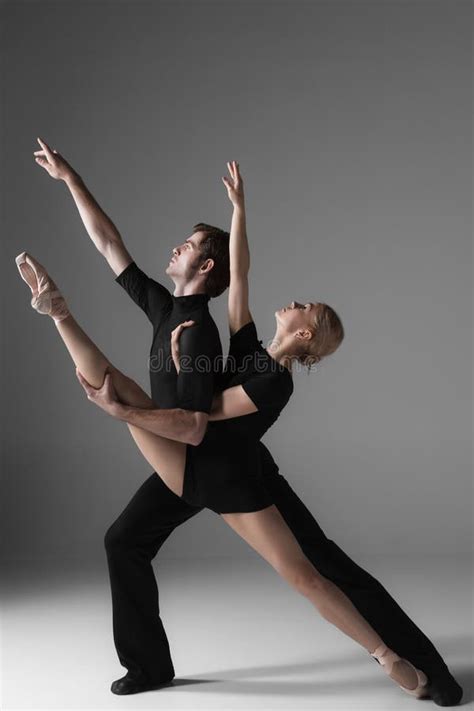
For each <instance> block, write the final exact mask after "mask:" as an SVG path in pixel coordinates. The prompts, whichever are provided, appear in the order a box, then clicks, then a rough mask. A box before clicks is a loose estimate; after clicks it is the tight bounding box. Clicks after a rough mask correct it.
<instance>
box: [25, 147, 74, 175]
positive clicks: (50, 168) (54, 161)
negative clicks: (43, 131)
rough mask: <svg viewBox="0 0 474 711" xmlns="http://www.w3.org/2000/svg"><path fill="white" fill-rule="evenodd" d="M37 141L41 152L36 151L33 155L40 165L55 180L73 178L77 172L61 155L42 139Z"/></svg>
mask: <svg viewBox="0 0 474 711" xmlns="http://www.w3.org/2000/svg"><path fill="white" fill-rule="evenodd" d="M37 141H38V143H39V144H40V146H41V150H40V151H35V152H34V154H33V155H34V156H35V161H36V162H37V163H38V165H40V166H41V167H42V168H44V169H45V170H46V171H47V172H48V173H49V174H50V176H51V177H52V178H54V179H55V180H68V179H69V178H72V177H73V176H74V174H75V172H74V170H73V168H72V167H71V166H70V165H69V163H68V162H67V160H66V159H65V158H63V157H62V155H61V154H60V153H58V152H57V151H55V150H54V149H51V148H50V147H49V146H48V144H47V143H45V142H44V141H42V140H41V138H38V139H37Z"/></svg>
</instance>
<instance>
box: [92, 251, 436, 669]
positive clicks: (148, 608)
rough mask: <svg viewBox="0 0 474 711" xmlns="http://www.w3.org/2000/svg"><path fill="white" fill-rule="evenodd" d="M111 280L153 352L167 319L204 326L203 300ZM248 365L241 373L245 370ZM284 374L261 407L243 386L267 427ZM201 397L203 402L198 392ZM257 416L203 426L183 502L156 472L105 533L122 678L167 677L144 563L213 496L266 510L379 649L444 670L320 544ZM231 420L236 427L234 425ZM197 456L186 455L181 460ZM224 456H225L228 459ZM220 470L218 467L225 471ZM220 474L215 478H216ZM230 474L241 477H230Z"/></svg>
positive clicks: (361, 577)
mask: <svg viewBox="0 0 474 711" xmlns="http://www.w3.org/2000/svg"><path fill="white" fill-rule="evenodd" d="M117 281H118V282H119V283H121V284H122V286H124V288H125V289H126V290H127V291H128V293H129V294H130V296H131V297H132V298H133V299H134V301H135V302H136V303H137V304H138V305H139V306H140V308H142V309H143V311H145V313H146V314H147V316H148V318H149V319H150V321H151V323H152V324H153V328H154V346H155V351H156V350H158V348H159V347H160V339H161V338H162V337H163V338H165V336H164V335H163V334H162V333H161V332H160V327H161V325H164V324H165V323H168V326H167V329H168V330H169V333H171V330H172V328H174V325H172V324H171V323H169V321H170V319H171V314H172V316H173V319H174V318H175V317H176V318H177V321H176V323H175V325H177V323H179V322H181V321H182V320H186V319H187V318H191V317H193V318H194V312H193V316H191V315H190V309H191V308H192V309H195V310H196V311H198V313H199V314H200V315H202V316H203V321H206V319H207V315H206V314H205V313H203V310H204V306H206V308H207V300H208V299H207V298H205V299H204V298H200V297H204V296H205V295H200V294H198V295H193V297H172V296H171V294H169V292H167V290H166V289H165V288H164V287H163V286H162V285H160V284H158V283H157V282H154V281H153V280H151V279H149V278H148V277H147V276H146V275H144V274H143V272H141V270H138V268H137V267H136V265H129V267H127V269H126V270H125V272H122V274H121V275H120V276H119V277H118V278H117ZM166 292H167V293H168V295H167V294H166ZM194 297H197V298H194ZM170 299H171V301H170ZM202 302H204V304H203V303H202ZM199 310H200V311H199ZM196 315H197V314H196ZM167 320H168V321H167ZM171 320H172V319H171ZM212 323H214V322H212ZM252 323H253V322H252ZM244 328H245V329H246V330H245V331H243V332H242V333H239V332H237V334H234V336H235V338H233V339H232V338H231V345H230V351H229V353H234V354H235V355H236V360H237V357H238V358H244V357H245V355H248V351H249V349H250V351H251V350H252V348H254V349H255V348H256V345H255V340H256V332H254V329H255V326H254V325H250V324H247V325H246V327H244ZM165 330H166V329H165ZM190 330H191V329H190ZM247 337H248V338H247ZM155 341H156V343H155ZM257 343H258V344H259V346H260V347H261V341H258V340H257ZM165 348H166V344H165ZM219 348H220V341H219ZM259 350H260V349H259ZM152 351H153V347H152ZM196 352H197V349H196V351H195V353H196ZM191 357H192V353H191ZM252 367H253V366H248V364H247V366H245V365H244V371H243V372H244V373H245V372H247V371H246V370H245V369H246V368H252ZM247 375H251V377H252V378H255V377H258V374H257V373H255V372H252V373H251V371H250V370H249V371H248V372H247ZM260 375H261V373H260ZM287 375H288V374H285V373H284V372H282V374H281V376H282V377H281V382H280V377H278V378H277V380H276V381H275V382H274V383H273V381H272V383H273V387H275V388H276V390H277V392H276V396H275V397H274V395H275V393H272V395H271V397H270V400H265V398H266V394H265V389H264V388H260V384H258V385H251V386H250V387H249V389H248V392H249V397H254V398H255V399H256V401H258V402H259V403H260V405H262V407H263V409H262V412H263V411H264V410H268V412H269V413H270V415H271V417H274V418H275V419H276V417H278V415H279V409H281V407H282V406H284V404H285V403H286V400H285V398H286V397H287V396H288V397H289V396H290V395H291V392H290V390H292V388H290V387H289V385H288V377H287ZM241 376H242V371H241V372H240V373H239V372H231V371H229V370H228V371H227V373H226V375H225V377H223V378H222V380H221V386H222V387H224V386H232V385H229V383H231V384H240V383H239V382H237V380H234V381H232V379H233V378H234V377H235V378H240V377H241ZM263 377H268V373H267V374H265V371H264V375H263ZM161 378H163V382H166V379H167V378H168V374H167V373H163V372H162V371H160V370H157V371H156V373H155V374H154V379H153V380H152V375H151V374H150V379H151V381H152V383H153V384H154V387H155V397H156V402H157V404H158V405H159V406H161V407H179V405H178V404H176V402H177V395H176V393H175V394H174V396H172V394H171V392H169V391H168V390H167V391H166V393H163V392H160V388H161ZM284 379H286V381H285V380H284ZM244 381H245V375H244V379H243V381H242V382H244ZM249 381H250V377H249ZM213 382H215V381H213ZM261 382H263V381H261ZM266 382H267V383H268V382H269V381H268V380H267V381H266ZM285 382H286V384H285ZM280 385H281V394H280ZM176 386H177V383H176V382H175V387H176ZM152 387H153V386H152ZM285 388H286V390H285ZM189 392H190V391H189V390H188V389H187V386H186V385H185V386H183V389H182V391H181V397H182V398H184V399H186V398H187V397H188V395H189ZM288 393H289V394H288ZM155 397H154V399H155ZM191 397H192V396H191ZM200 397H203V396H202V394H201V396H200ZM161 398H163V400H161ZM162 402H164V403H169V404H161V403H162ZM258 414H259V413H252V414H251V415H247V416H243V417H242V418H233V420H228V421H226V422H225V423H210V425H218V424H221V427H220V428H213V427H211V426H209V427H208V433H207V434H206V438H205V440H204V441H203V445H202V449H201V464H202V467H201V474H202V475H203V478H202V481H201V480H199V479H196V480H195V479H194V478H193V473H196V472H195V471H194V472H193V471H192V470H191V469H190V468H189V467H188V466H187V471H186V476H185V482H184V492H183V497H179V496H177V495H176V494H175V493H174V492H173V491H171V489H169V488H168V487H167V486H166V484H165V483H164V482H163V480H162V479H161V478H160V477H159V475H158V474H157V473H155V472H154V473H153V474H151V475H150V476H149V477H148V479H146V481H145V482H144V483H143V484H142V485H141V486H140V487H139V489H138V491H137V492H136V493H135V495H134V496H133V497H132V499H131V501H130V502H129V503H128V504H127V506H126V507H125V509H124V510H123V511H122V513H121V514H120V515H119V516H118V518H117V519H116V521H115V522H114V523H113V524H112V525H111V526H110V528H109V529H108V530H107V533H106V535H105V539H104V543H105V548H106V553H107V562H108V569H109V575H110V583H111V590H112V605H113V634H114V641H115V646H116V649H117V653H118V656H119V659H120V663H121V664H122V665H123V666H124V667H126V668H127V669H128V670H129V676H130V677H131V678H134V679H139V680H142V681H144V680H148V681H152V682H153V681H154V682H160V681H162V680H167V679H170V678H172V677H174V675H175V670H174V667H173V662H172V659H171V654H170V648H169V643H168V639H167V636H166V633H165V630H164V627H163V624H162V622H161V619H160V615H159V613H160V609H159V597H158V588H157V585H156V580H155V577H154V572H153V568H152V564H151V561H152V559H153V558H154V557H155V556H156V554H157V552H158V551H159V550H160V548H161V546H162V545H163V543H164V542H165V541H166V539H167V538H168V537H169V535H170V534H171V533H172V531H173V530H174V529H175V528H176V527H177V526H179V525H181V524H182V523H184V522H185V521H187V520H188V519H190V518H191V517H192V516H194V515H195V514H196V513H199V512H200V511H201V510H202V508H203V507H202V506H200V505H196V503H192V501H193V500H194V501H195V502H196V501H200V500H206V501H207V503H206V505H207V506H208V507H209V508H213V507H212V506H209V497H211V499H212V497H214V498H213V499H212V500H211V501H210V503H211V504H214V508H213V510H215V511H216V512H218V511H221V512H222V503H223V501H224V508H225V503H226V502H225V500H224V499H225V497H227V500H228V502H229V505H230V506H237V509H236V510H241V511H244V510H247V509H246V508H245V507H246V506H249V505H250V506H256V509H255V510H258V509H260V508H265V506H266V505H270V503H274V504H275V505H276V506H277V508H278V509H279V511H280V513H281V514H282V516H283V518H284V519H285V521H286V522H287V524H288V526H289V527H290V529H291V530H292V531H293V534H294V535H295V537H296V539H297V540H298V542H299V543H300V545H301V547H302V549H303V551H304V552H305V554H306V556H307V557H308V558H309V559H310V560H311V562H312V563H313V565H315V567H316V568H317V569H318V570H319V571H320V572H321V573H322V574H323V575H324V576H325V577H327V578H328V579H329V580H331V581H332V582H334V583H335V584H336V585H338V586H339V587H340V588H341V589H342V590H343V591H344V592H345V593H346V595H347V596H348V597H349V599H350V600H351V601H352V602H353V604H354V605H355V607H356V608H357V609H358V610H359V611H360V612H361V614H362V615H363V616H364V617H365V618H366V619H367V621H368V622H369V623H370V624H371V625H372V626H373V627H374V629H376V631H377V632H378V633H379V634H380V636H381V637H382V639H383V640H384V642H385V643H386V644H388V645H389V646H390V647H391V648H393V649H394V650H395V651H396V652H397V653H398V654H400V656H403V657H405V658H407V659H409V660H410V661H412V663H414V664H415V665H416V666H417V667H418V668H419V669H422V670H423V671H425V672H426V673H427V674H428V675H430V674H431V673H437V672H439V673H441V672H447V671H448V670H447V667H446V665H445V664H444V662H443V660H442V658H441V656H440V655H439V653H438V652H437V650H436V649H435V647H434V646H433V644H432V643H431V642H430V641H429V639H428V638H427V637H426V636H425V635H424V634H423V632H422V631H421V630H420V629H419V628H418V627H417V626H416V625H415V624H414V623H413V622H412V621H411V620H410V618H409V617H408V616H407V615H406V614H405V613H404V612H403V610H402V609H401V608H400V607H399V606H398V604H397V603H396V602H395V600H394V599H393V598H392V597H391V596H390V595H389V593H388V592H387V591H386V590H385V588H384V587H383V586H382V585H381V584H380V583H379V581H378V580H376V578H375V577H374V576H372V575H371V574H369V573H367V572H366V571H365V570H363V569H362V568H361V567H360V566H358V565H357V564H356V563H355V562H354V561H352V560H351V559H350V558H349V556H348V555H347V554H346V553H344V551H342V549H341V548H339V547H338V546H337V545H336V543H335V542H334V541H333V540H331V539H328V538H327V537H326V535H325V533H324V532H323V531H322V529H321V527H320V526H319V525H318V523H317V522H316V520H315V519H314V517H313V516H312V514H311V513H310V512H309V510H308V509H307V508H306V507H305V506H304V504H303V503H302V502H301V501H300V499H299V498H298V496H297V495H296V493H295V492H294V491H293V489H292V488H291V487H290V485H289V484H288V482H287V481H286V479H285V478H284V477H283V476H282V475H281V474H280V473H279V470H278V466H277V465H276V464H275V462H274V460H273V458H272V456H271V454H270V452H269V451H268V449H267V448H266V447H265V445H264V444H263V443H262V442H259V441H258V440H257V439H256V436H257V435H258V433H259V432H260V431H261V430H262V428H265V429H267V428H268V426H269V425H268V422H269V419H271V417H270V418H268V419H265V418H262V417H261V416H260V417H257V418H256V417H255V415H258ZM251 418H253V419H251ZM237 420H240V422H239V423H237ZM243 421H246V422H247V423H248V431H250V433H252V436H250V437H248V439H247V440H244V439H243V438H241V433H242V430H240V434H239V429H240V427H242V422H243ZM273 421H275V420H273ZM229 423H230V424H229ZM236 423H237V426H236ZM254 423H255V424H254ZM244 429H245V428H244ZM225 430H227V431H228V432H233V436H234V440H232V439H226V438H225V437H224V431H225ZM231 441H233V442H234V447H232V449H230V448H229V442H231ZM246 442H247V444H246ZM199 447H201V445H199ZM198 449H199V448H198V447H191V446H188V447H187V451H188V452H190V451H193V452H195V451H196V450H198ZM229 452H231V453H232V457H230V458H229ZM234 455H235V456H234ZM211 460H212V461H211ZM216 462H217V464H218V466H216ZM229 462H230V463H229ZM224 463H225V464H226V466H223V465H224ZM206 471H211V472H212V476H211V477H210V479H209V478H207V479H206V476H205V474H206ZM229 472H230V474H229ZM249 473H250V476H249ZM219 474H221V477H222V478H221V479H220V480H219V478H218V477H219ZM237 474H239V476H240V478H239V479H237V478H236V477H237ZM211 484H212V486H211ZM213 487H214V489H215V491H216V492H217V493H216V494H215V495H214V494H213V493H212V489H213ZM226 492H227V493H226ZM250 510H253V509H250Z"/></svg>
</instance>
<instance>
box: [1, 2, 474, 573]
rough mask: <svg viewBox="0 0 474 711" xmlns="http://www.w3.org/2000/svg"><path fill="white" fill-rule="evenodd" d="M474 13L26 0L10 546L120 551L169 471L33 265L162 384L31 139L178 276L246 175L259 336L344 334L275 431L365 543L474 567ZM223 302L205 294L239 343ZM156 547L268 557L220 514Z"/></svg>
mask: <svg viewBox="0 0 474 711" xmlns="http://www.w3.org/2000/svg"><path fill="white" fill-rule="evenodd" d="M469 20H470V4H469V3H468V2H449V3H448V2H425V1H424V0H422V1H421V2H417V1H416V0H414V1H412V2H389V1H386V2H354V1H350V2H338V1H336V2H291V3H290V2H288V3H286V2H265V1H261V2H258V1H257V2H251V3H246V2H226V1H224V2H192V3H191V2H172V3H169V2H153V3H147V2H133V3H132V2H130V3H127V2H113V3H112V2H110V3H105V2H104V3H103V2H94V3H88V2H87V3H86V2H54V3H51V2H31V3H30V2H14V3H13V2H7V3H4V4H3V5H2V24H3V28H4V33H3V40H2V47H3V69H4V71H3V72H2V76H3V78H2V87H3V102H4V103H3V105H4V111H3V124H2V149H3V150H2V156H3V157H2V174H3V176H2V177H3V188H2V198H3V214H4V221H3V229H2V244H3V257H4V258H3V261H2V265H3V270H2V292H3V298H2V307H3V341H2V342H3V349H2V350H3V367H2V376H3V397H2V420H3V421H2V425H3V427H2V431H3V438H4V439H3V467H2V490H1V495H2V512H1V520H2V529H3V536H2V541H3V542H2V546H3V548H2V552H3V555H4V556H5V557H6V558H10V559H23V558H36V559H39V558H42V557H72V558H78V557H79V558H83V559H86V558H88V559H92V558H97V559H100V560H102V561H103V560H104V551H103V535H104V533H105V530H106V529H107V527H108V526H109V525H110V524H111V523H112V521H113V520H114V519H115V517H116V516H117V515H118V514H119V513H120V511H121V510H122V509H123V507H124V506H125V505H126V503H127V502H128V501H129V499H130V498H131V496H132V494H133V493H134V492H135V490H136V489H137V488H138V486H139V485H140V484H141V483H142V482H143V481H144V480H145V478H147V477H148V476H149V475H150V473H151V471H152V470H151V468H150V466H149V464H148V463H147V462H146V461H145V460H144V459H142V457H141V455H140V453H139V451H138V450H137V449H136V447H135V444H134V442H133V440H132V438H131V436H130V435H129V433H128V429H127V427H126V425H125V424H123V423H121V422H118V421H115V420H113V419H112V418H109V417H108V416H107V415H105V413H103V412H102V410H99V409H98V408H96V407H95V406H94V405H93V404H92V403H90V402H89V401H88V400H87V398H86V396H85V393H84V391H83V390H82V388H81V386H80V385H79V383H78V381H77V380H76V377H75V374H74V367H73V364H72V361H71V359H70V357H69V354H68V352H67V351H66V349H65V347H64V345H63V343H62V341H61V340H60V338H59V335H58V334H57V332H56V329H55V326H54V324H53V322H52V321H51V320H50V319H48V318H47V317H43V316H39V315H38V314H37V313H36V312H34V311H33V310H32V309H31V307H30V295H29V289H28V287H27V286H26V284H25V283H24V282H23V281H22V280H21V279H20V277H19V275H18V273H17V270H16V266H15V263H14V257H15V256H16V255H17V254H18V253H19V252H21V251H23V250H27V251H30V252H31V254H33V256H35V257H36V258H37V259H39V261H41V262H42V263H43V264H44V265H45V266H46V267H47V268H48V270H49V271H50V273H51V275H52V276H53V278H54V279H55V280H56V281H57V283H58V285H59V286H60V288H62V289H63V291H64V293H65V295H66V297H67V299H68V302H69V304H70V307H71V309H72V311H73V313H74V315H75V316H76V318H77V320H78V321H79V323H80V324H81V325H82V326H83V328H84V329H85V330H86V331H87V332H88V333H89V334H90V335H91V336H92V338H93V339H94V340H95V341H96V342H97V344H98V345H99V347H100V348H101V349H102V350H103V352H104V353H105V354H106V355H107V356H108V357H109V358H110V359H111V360H112V361H113V362H114V364H115V365H116V366H117V367H119V368H121V369H122V370H123V371H124V372H126V373H127V374H129V375H131V376H132V377H134V378H135V379H136V380H137V381H138V382H139V383H140V384H141V385H142V386H143V387H145V388H146V389H147V390H148V374H147V356H148V351H149V347H150V339H151V327H150V326H149V324H148V321H147V319H146V317H145V315H144V314H143V313H142V312H141V311H140V310H139V309H138V308H137V307H136V306H135V304H134V303H133V302H132V301H131V300H130V299H129V298H128V296H127V295H126V294H125V292H124V291H123V290H122V289H121V287H120V286H119V285H118V284H116V283H115V282H114V274H113V272H112V271H111V270H110V269H109V267H108V265H107V263H106V262H105V261H104V259H103V258H102V257H101V256H100V254H99V253H98V252H97V251H96V250H95V247H94V245H93V244H92V242H91V240H90V239H89V237H88V235H87V233H86V231H85V229H84V228H83V225H82V222H81V220H80V218H79V215H78V212H77V210H76V207H75V205H74V203H73V201H72V198H71V197H70V195H69V192H68V190H67V188H66V187H65V185H64V184H63V183H60V182H56V181H54V180H52V179H51V178H50V177H49V176H48V175H47V173H46V172H45V171H44V170H43V169H42V168H40V167H39V166H38V165H37V164H35V162H34V159H33V151H35V150H37V149H38V144H37V142H36V136H41V137H43V138H44V139H45V140H46V141H48V142H49V143H50V145H51V146H52V147H53V148H56V149H57V150H59V151H60V152H62V153H63V155H64V156H65V157H66V158H67V159H68V160H69V161H70V162H71V164H72V165H73V166H74V167H75V169H76V170H77V171H78V172H79V173H80V175H81V176H82V177H83V179H84V180H85V182H86V184H87V185H88V187H89V188H90V190H91V191H92V193H93V194H94V195H95V197H96V198H97V199H98V201H99V203H100V204H101V206H102V207H103V208H104V209H105V211H106V212H107V213H108V214H109V215H110V216H111V217H112V219H113V220H114V222H115V223H116V225H117V227H118V229H119V230H120V232H121V234H122V236H123V238H124V240H125V243H126V245H127V247H128V248H129V250H130V252H131V253H132V255H133V257H134V258H135V260H136V261H137V263H138V264H139V266H140V267H141V268H142V269H144V270H145V271H146V272H147V273H148V274H150V275H151V276H153V277H154V278H156V279H159V280H161V281H162V282H163V283H164V284H165V285H166V286H167V287H168V288H170V289H171V291H172V290H173V283H172V282H171V280H169V279H168V277H167V276H166V275H165V274H164V268H165V265H166V264H167V262H168V259H169V255H170V251H171V249H172V247H173V246H174V245H175V244H177V243H179V242H180V241H182V240H183V239H184V238H186V237H187V236H188V235H189V234H190V230H191V227H192V225H193V224H194V223H195V222H198V221H205V222H210V223H211V224H216V225H219V226H221V227H224V228H227V229H228V228H229V225H230V219H231V204H230V202H229V201H228V198H227V193H226V190H225V187H224V185H223V183H222V181H221V176H222V175H225V174H226V170H227V169H226V161H228V160H233V159H235V160H238V161H239V162H240V165H241V170H242V175H243V178H244V182H245V191H246V198H247V218H248V236H249V242H250V249H251V259H252V265H251V272H250V303H251V310H252V313H253V316H254V318H255V322H256V325H257V328H258V333H259V337H260V338H261V339H262V340H263V341H264V344H267V343H268V340H269V338H270V337H271V336H272V334H273V333H274V327H275V320H274V311H275V309H277V308H279V307H281V306H283V305H286V304H287V303H288V302H289V301H290V300H292V299H296V300H299V301H301V300H320V301H325V302H327V303H329V304H331V305H332V306H333V307H334V308H335V309H336V311H337V312H338V313H339V314H340V316H341V318H342V320H343V323H344V326H345V329H346V338H345V341H344V342H343V344H342V346H341V348H340V349H339V351H338V352H337V353H335V354H334V355H333V356H332V357H331V358H330V359H328V361H327V362H326V363H325V364H324V365H323V367H322V368H321V370H320V371H319V372H318V373H316V374H311V375H307V374H306V373H304V372H301V373H298V374H296V375H295V391H294V394H293V397H292V399H291V400H290V402H289V404H288V406H287V407H286V409H285V410H284V412H283V413H282V415H281V417H280V419H279V420H278V422H277V423H276V424H275V425H274V427H273V428H272V429H271V430H270V431H269V432H268V433H267V435H266V436H265V438H264V441H265V442H266V444H267V445H268V446H269V448H270V450H271V451H272V453H273V455H274V457H275V459H276V461H277V462H278V464H279V466H280V471H281V473H282V474H284V476H285V477H286V478H287V479H288V480H289V482H290V483H291V485H292V486H293V488H294V489H295V490H296V491H297V492H298V494H299V495H300V496H301V498H302V499H303V501H304V502H305V503H306V505H307V506H308V507H309V508H310V509H311V510H312V512H313V513H314V515H315V516H316V518H317V519H318V520H319V522H320V524H321V526H322V527H323V529H324V530H325V531H326V533H327V535H328V536H329V537H330V538H333V539H335V540H336V541H337V542H338V543H339V544H340V545H341V546H342V547H343V548H344V549H346V550H347V551H348V552H349V553H351V554H353V555H358V554H359V555H362V554H366V553H367V554H372V553H373V554H398V553H399V554H405V553H406V554H410V553H414V554H418V555H419V554H426V555H430V554H447V555H449V554H452V553H464V554H466V553H467V554H469V552H470V550H471V540H472V503H471V495H472V452H471V444H470V442H471V434H472V410H471V402H472V389H471V388H472V371H471V362H472V338H471V337H472V291H471V288H472V281H471V280H472V263H471V190H472V183H471V157H470V156H471V126H470V124H471V110H470V107H471V38H470V21H469ZM226 298H227V295H226V294H225V295H223V296H222V297H221V298H219V299H216V300H212V301H211V302H210V308H211V312H212V314H213V315H214V317H215V319H216V321H217V324H218V326H219V328H220V331H221V337H222V343H223V347H224V351H225V352H227V347H228V335H227V325H226ZM160 555H161V556H162V557H164V558H166V557H180V556H183V557H186V556H226V555H229V556H232V555H234V556H247V555H249V556H251V555H254V553H253V551H251V550H250V549H248V548H247V546H246V544H244V543H243V542H242V541H241V540H240V539H238V538H237V537H236V536H235V534H234V533H233V532H232V531H231V530H230V529H228V528H227V527H226V525H225V524H224V523H223V522H222V521H221V520H220V519H219V517H218V516H217V515H216V514H213V513H212V512H209V511H204V512H202V513H201V514H200V515H198V516H197V517H195V518H194V519H192V520H191V521H189V522H188V523H186V524H184V525H183V526H182V527H180V528H179V529H178V530H176V531H175V532H174V534H173V535H172V536H171V537H170V539H169V540H168V541H167V543H166V544H165V546H164V547H163V550H162V552H161V554H160Z"/></svg>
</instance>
